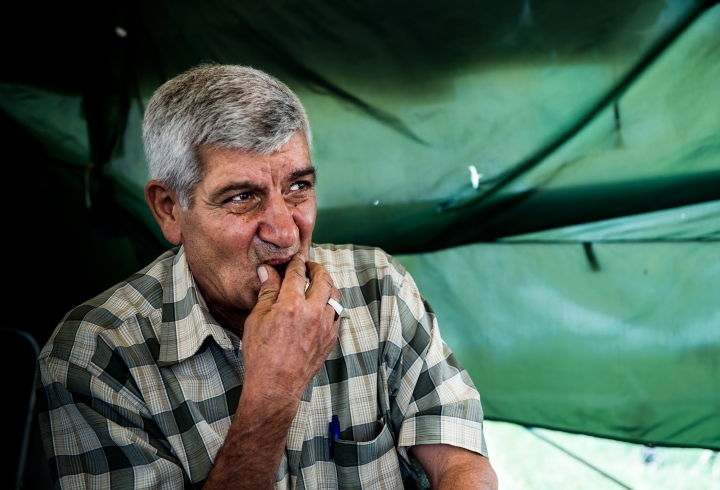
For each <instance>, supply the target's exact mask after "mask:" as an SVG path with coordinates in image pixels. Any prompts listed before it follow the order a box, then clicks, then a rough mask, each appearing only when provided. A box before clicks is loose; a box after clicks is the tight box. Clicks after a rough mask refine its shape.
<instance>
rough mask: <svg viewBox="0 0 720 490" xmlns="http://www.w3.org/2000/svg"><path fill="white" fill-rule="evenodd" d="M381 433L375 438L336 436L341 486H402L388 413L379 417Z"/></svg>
mask: <svg viewBox="0 0 720 490" xmlns="http://www.w3.org/2000/svg"><path fill="white" fill-rule="evenodd" d="M378 424H380V426H381V430H380V434H379V435H378V436H377V437H376V438H375V439H373V440H372V441H367V442H355V441H345V440H342V439H335V441H334V442H333V452H334V459H335V469H336V471H337V479H338V489H341V490H343V489H351V488H353V489H362V490H370V489H380V488H382V489H395V488H397V489H402V488H403V483H402V476H401V474H400V464H399V461H398V455H397V451H396V450H395V441H394V440H393V436H392V432H391V431H390V427H389V426H388V425H387V424H386V423H385V417H383V418H381V419H380V420H378Z"/></svg>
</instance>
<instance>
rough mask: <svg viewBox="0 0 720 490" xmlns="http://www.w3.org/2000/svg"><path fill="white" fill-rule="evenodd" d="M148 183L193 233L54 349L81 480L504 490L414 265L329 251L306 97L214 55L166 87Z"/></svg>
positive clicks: (68, 451)
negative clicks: (323, 239)
mask: <svg viewBox="0 0 720 490" xmlns="http://www.w3.org/2000/svg"><path fill="white" fill-rule="evenodd" d="M143 140H144V144H145V150H146V155H147V160H148V165H149V170H150V177H151V180H150V181H149V182H148V183H147V186H146V189H145V195H146V198H147V202H148V204H149V206H150V208H151V210H152V212H153V214H154V216H155V218H156V219H157V222H158V224H159V225H160V227H161V229H162V231H163V233H164V235H165V237H166V238H167V239H168V240H169V241H170V242H171V243H174V244H176V245H180V246H179V247H176V248H174V249H172V250H171V251H169V252H167V253H165V254H163V255H161V256H160V257H159V258H158V259H157V260H156V261H155V262H153V263H152V264H150V265H149V266H147V267H146V268H145V269H143V270H142V271H140V272H138V273H137V274H135V275H133V276H132V277H130V278H129V279H128V280H127V281H125V282H122V283H120V284H118V285H116V286H114V287H113V288H111V289H110V290H108V291H106V292H104V293H102V294H101V295H99V296H97V297H96V298H94V299H92V300H90V301H88V302H87V303H84V304H82V305H81V306H78V307H77V308H75V309H74V310H72V311H71V312H69V313H68V314H67V315H66V317H65V318H64V319H63V321H62V322H61V324H60V325H59V326H58V328H57V329H56V330H55V332H54V334H53V336H52V338H51V339H50V341H49V342H48V344H47V345H46V346H45V348H44V349H43V351H42V353H41V355H40V357H39V360H38V371H37V372H38V374H37V387H38V396H39V399H40V402H39V406H40V407H41V413H40V424H41V429H42V432H43V440H44V441H45V450H46V452H47V454H48V457H49V461H50V467H51V472H52V473H53V475H54V477H55V479H56V480H57V481H58V482H59V484H60V486H62V487H64V488H86V487H92V488H110V487H113V488H115V487H118V488H119V487H128V488H130V487H133V488H148V487H152V488H172V489H175V488H180V487H193V488H199V487H201V486H202V487H204V488H206V489H211V488H213V489H214V488H248V489H250V488H251V489H257V488H271V487H273V485H275V488H307V489H314V488H361V489H376V488H377V489H380V488H383V489H394V488H416V487H422V486H427V484H428V482H429V484H430V486H431V487H432V488H452V489H463V488H496V486H497V481H496V477H495V473H494V472H493V469H492V467H491V466H490V463H489V462H488V459H487V450H486V448H485V443H484V438H483V433H482V409H481V406H480V398H479V395H478V393H477V391H476V390H475V388H474V386H473V384H472V382H471V380H470V378H469V377H468V375H467V373H466V372H465V371H464V370H463V368H462V366H460V364H459V363H458V362H457V360H456V359H455V358H454V356H453V355H452V353H451V352H450V350H449V349H448V347H447V346H446V345H445V344H444V343H443V341H442V339H441V338H440V334H439V332H438V326H437V322H436V320H435V316H434V314H433V313H432V311H431V310H430V308H429V307H428V305H427V304H425V302H424V301H423V299H422V297H421V296H420V294H419V292H418V290H417V288H416V286H415V283H414V282H413V279H412V278H411V277H410V275H409V274H408V273H407V272H406V271H405V270H404V269H403V268H402V266H401V265H400V264H399V263H398V262H397V261H395V260H394V259H393V258H391V257H390V256H388V255H386V254H385V253H383V252H382V251H381V250H378V249H373V248H368V247H357V246H352V245H342V246H338V245H315V244H313V243H312V231H313V227H314V225H315V215H316V211H317V204H316V199H315V183H316V182H315V181H316V175H315V168H314V167H313V165H312V163H311V160H310V151H309V144H310V141H311V136H310V128H309V124H308V120H307V116H306V114H305V110H304V108H303V107H302V105H301V103H300V101H299V100H298V99H297V97H296V96H295V95H294V94H293V93H292V92H291V91H290V90H289V89H288V88H287V87H286V86H285V85H284V84H282V83H281V82H280V81H278V80H277V79H275V78H273V77H271V76H269V75H267V74H265V73H263V72H260V71H257V70H254V69H250V68H246V67H241V66H224V65H203V66H200V67H197V68H194V69H192V70H190V71H188V72H186V73H184V74H182V75H180V76H178V77H176V78H174V79H173V80H170V81H169V82H167V83H166V84H164V85H163V86H162V87H160V88H159V89H158V91H157V92H156V93H155V94H154V96H153V97H152V99H151V101H150V103H149V104H148V107H147V111H146V114H145V120H144V122H143Z"/></svg>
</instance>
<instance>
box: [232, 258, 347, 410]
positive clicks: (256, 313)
mask: <svg viewBox="0 0 720 490" xmlns="http://www.w3.org/2000/svg"><path fill="white" fill-rule="evenodd" d="M261 268H262V269H264V271H262V270H261ZM263 272H264V274H263ZM263 275H266V276H267V279H265V281H262V280H263ZM258 276H259V277H260V280H261V281H262V285H261V289H260V293H259V294H258V302H257V305H256V306H255V308H254V309H253V310H252V312H251V313H250V315H249V316H248V318H247V320H246V321H245V329H244V332H243V337H242V342H243V344H242V350H243V357H244V364H245V383H244V386H243V391H246V390H247V389H251V390H252V389H253V388H258V387H260V389H261V390H262V391H261V393H262V394H263V396H264V397H265V398H266V400H265V402H266V403H273V404H279V405H286V404H287V403H288V402H291V401H292V402H295V404H296V406H297V405H299V403H300V398H301V397H302V394H303V391H305V387H306V386H307V385H308V383H309V382H310V380H312V378H313V377H314V376H315V374H317V372H318V370H319V369H320V367H321V366H322V365H323V363H324V362H325V359H327V356H328V355H329V354H330V351H331V350H332V349H333V347H334V346H335V343H336V341H337V333H338V327H339V325H340V319H339V317H338V316H337V314H336V313H335V310H334V309H333V308H332V306H330V305H328V304H327V302H328V299H329V298H330V297H332V298H334V299H335V300H337V301H340V300H341V297H340V292H339V291H338V290H337V289H336V288H335V286H334V285H333V282H332V278H331V277H330V274H329V273H328V272H327V271H326V270H325V268H324V267H323V266H321V265H320V264H317V263H315V262H307V263H306V262H305V261H304V260H303V259H302V258H301V257H300V256H298V255H295V256H294V257H293V258H292V260H291V261H290V262H289V263H288V265H287V268H286V270H285V279H284V280H281V279H280V275H279V274H278V273H277V271H276V270H275V269H274V268H272V267H270V266H267V265H261V266H260V267H258ZM308 278H309V279H310V286H309V287H308V289H307V291H306V290H305V287H306V284H307V279H308Z"/></svg>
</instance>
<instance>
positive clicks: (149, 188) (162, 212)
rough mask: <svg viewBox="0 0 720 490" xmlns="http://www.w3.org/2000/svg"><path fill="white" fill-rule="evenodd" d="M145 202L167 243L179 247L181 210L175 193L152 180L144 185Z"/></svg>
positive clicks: (180, 240) (161, 183) (180, 239)
mask: <svg viewBox="0 0 720 490" xmlns="http://www.w3.org/2000/svg"><path fill="white" fill-rule="evenodd" d="M145 200H146V201H147V203H148V206H150V210H151V211H152V213H153V215H154V216H155V220H156V221H157V222H158V224H159V225H160V228H161V229H162V232H163V235H165V238H166V239H167V241H169V242H170V243H172V244H174V245H179V244H180V243H181V242H182V226H181V222H180V218H181V213H182V209H180V202H179V201H178V198H177V196H176V195H175V193H174V192H173V191H172V190H171V189H170V188H169V187H168V186H167V185H166V184H164V183H163V182H160V181H158V180H154V179H153V180H150V181H149V182H148V183H147V184H146V185H145Z"/></svg>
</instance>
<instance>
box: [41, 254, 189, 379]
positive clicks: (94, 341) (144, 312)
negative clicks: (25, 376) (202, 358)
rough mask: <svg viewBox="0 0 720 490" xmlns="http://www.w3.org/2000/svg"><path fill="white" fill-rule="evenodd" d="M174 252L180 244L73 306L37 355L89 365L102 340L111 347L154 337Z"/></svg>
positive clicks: (115, 347) (126, 345) (43, 357)
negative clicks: (123, 278)
mask: <svg viewBox="0 0 720 490" xmlns="http://www.w3.org/2000/svg"><path fill="white" fill-rule="evenodd" d="M176 254H177V249H173V250H170V251H168V252H166V253H164V254H162V255H161V256H160V257H158V258H157V259H156V260H155V261H154V262H152V263H151V264H150V265H148V266H147V267H145V268H144V269H142V270H140V271H138V272H137V273H135V274H133V275H132V276H130V277H129V278H127V279H126V280H124V281H122V282H120V283H118V284H116V285H114V286H112V287H111V288H109V289H107V290H106V291H103V292H102V293H100V294H98V295H97V296H95V297H94V298H92V299H90V300H88V301H86V302H84V303H82V304H81V305H79V306H77V307H75V308H73V309H72V310H70V311H69V312H68V313H67V314H66V315H65V317H64V318H63V319H62V320H61V321H60V323H59V324H58V326H57V327H56V328H55V331H54V332H53V334H52V335H51V336H50V339H49V340H48V342H47V343H46V344H45V346H44V347H43V349H42V350H41V352H40V355H39V357H38V360H39V361H43V360H45V359H47V358H55V359H60V360H63V361H67V362H71V363H73V364H77V365H87V364H88V363H90V362H91V361H92V359H93V358H94V357H96V356H97V355H98V354H97V351H98V346H99V345H105V346H106V347H107V348H108V349H109V350H111V351H112V350H115V349H117V348H123V347H129V346H132V345H134V344H138V343H143V342H145V341H146V340H147V337H152V336H154V332H153V325H154V326H155V327H157V326H159V323H160V320H161V318H162V303H163V283H164V282H165V279H166V277H167V275H168V273H169V272H170V270H171V269H172V264H173V260H174V258H175V256H176ZM143 327H146V328H143ZM147 327H149V331H148V328H147Z"/></svg>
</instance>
